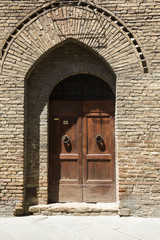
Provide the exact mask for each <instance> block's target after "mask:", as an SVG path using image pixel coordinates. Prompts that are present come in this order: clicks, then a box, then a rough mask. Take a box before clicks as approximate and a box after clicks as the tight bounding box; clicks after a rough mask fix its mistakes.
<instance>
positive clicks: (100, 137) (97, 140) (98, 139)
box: [95, 134, 103, 143]
mask: <svg viewBox="0 0 160 240" xmlns="http://www.w3.org/2000/svg"><path fill="white" fill-rule="evenodd" d="M95 139H96V142H97V143H100V142H102V141H103V137H102V136H101V135H100V134H98V135H97V136H96V137H95Z"/></svg>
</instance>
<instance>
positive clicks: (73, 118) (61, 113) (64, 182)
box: [49, 100, 115, 203]
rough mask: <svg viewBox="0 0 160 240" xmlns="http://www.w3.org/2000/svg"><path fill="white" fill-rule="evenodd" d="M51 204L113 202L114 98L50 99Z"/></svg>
mask: <svg viewBox="0 0 160 240" xmlns="http://www.w3.org/2000/svg"><path fill="white" fill-rule="evenodd" d="M49 118H50V119H49V132H50V135H49V142H50V145H49V203H51V202H114V201H115V162H114V101H113V100H96V101H93V100H90V101H50V117H49Z"/></svg>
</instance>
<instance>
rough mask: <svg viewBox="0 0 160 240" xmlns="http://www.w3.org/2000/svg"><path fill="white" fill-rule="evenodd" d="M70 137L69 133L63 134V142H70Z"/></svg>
mask: <svg viewBox="0 0 160 240" xmlns="http://www.w3.org/2000/svg"><path fill="white" fill-rule="evenodd" d="M69 141H70V139H69V137H68V136H67V135H65V136H63V142H64V143H69Z"/></svg>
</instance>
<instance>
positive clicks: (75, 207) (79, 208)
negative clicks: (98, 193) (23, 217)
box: [29, 203, 119, 216]
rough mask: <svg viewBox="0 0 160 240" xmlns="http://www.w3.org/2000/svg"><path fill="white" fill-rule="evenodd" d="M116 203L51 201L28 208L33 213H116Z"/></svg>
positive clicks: (48, 214)
mask: <svg viewBox="0 0 160 240" xmlns="http://www.w3.org/2000/svg"><path fill="white" fill-rule="evenodd" d="M118 210H119V207H118V204H117V203H53V204H47V205H35V206H31V207H30V208H29V212H30V213H32V214H33V215H45V216H52V215H74V216H90V215H93V216H95V215H117V214H118Z"/></svg>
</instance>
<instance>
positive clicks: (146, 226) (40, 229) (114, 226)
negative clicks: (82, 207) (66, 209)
mask: <svg viewBox="0 0 160 240" xmlns="http://www.w3.org/2000/svg"><path fill="white" fill-rule="evenodd" d="M20 239H21V240H42V239H43V240H121V239H123V240H135V239H139V240H152V239H153V240H159V239H160V218H133V217H128V218H120V217H119V216H85V217H84V216H50V217H47V216H29V217H16V218H0V240H20Z"/></svg>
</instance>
